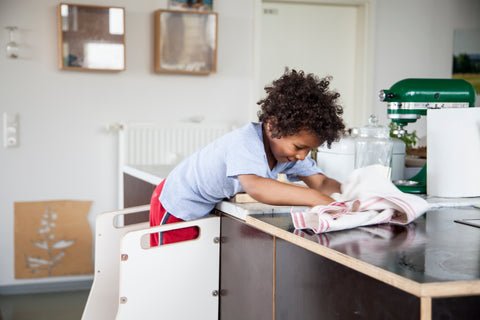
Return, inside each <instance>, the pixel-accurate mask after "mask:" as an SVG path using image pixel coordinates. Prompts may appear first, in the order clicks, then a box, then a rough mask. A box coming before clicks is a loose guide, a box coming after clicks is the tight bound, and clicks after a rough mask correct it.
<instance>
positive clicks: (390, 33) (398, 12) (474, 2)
mask: <svg viewBox="0 0 480 320" xmlns="http://www.w3.org/2000/svg"><path fill="white" fill-rule="evenodd" d="M376 3H377V5H376V28H375V29H376V35H375V39H376V46H375V47H376V48H375V52H376V54H375V81H374V89H375V92H372V95H375V96H376V97H377V96H378V92H379V91H380V90H381V89H389V88H390V87H391V86H392V85H393V84H394V83H395V82H397V81H399V80H402V79H405V78H451V77H452V63H453V33H454V30H456V29H480V1H478V0H404V1H397V0H377V1H376ZM478 41H480V39H478ZM477 100H478V98H477ZM374 101H376V104H375V110H376V111H375V112H376V113H377V115H380V116H381V119H382V121H383V122H384V123H388V122H387V111H386V104H385V103H382V102H380V101H378V98H377V99H375V100H374ZM477 102H478V101H477ZM477 105H478V103H477ZM406 129H407V130H408V131H409V132H411V131H413V130H417V134H418V135H419V136H420V137H423V136H425V135H426V119H425V117H422V118H421V119H420V120H419V121H417V122H416V123H414V124H409V125H408V126H407V127H406Z"/></svg>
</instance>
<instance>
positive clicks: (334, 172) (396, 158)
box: [317, 136, 405, 183]
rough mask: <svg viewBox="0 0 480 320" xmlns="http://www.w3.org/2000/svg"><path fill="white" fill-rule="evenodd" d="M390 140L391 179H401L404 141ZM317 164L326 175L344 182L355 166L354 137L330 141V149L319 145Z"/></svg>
mask: <svg viewBox="0 0 480 320" xmlns="http://www.w3.org/2000/svg"><path fill="white" fill-rule="evenodd" d="M392 140H393V155H392V180H393V181H394V180H403V179H404V173H403V171H404V168H405V143H404V142H403V141H402V140H400V139H392ZM317 165H318V167H319V168H320V169H322V170H323V172H324V173H325V174H326V175H327V176H328V177H330V178H333V179H335V180H337V181H339V182H341V183H342V182H344V181H345V179H346V178H347V177H348V176H349V175H350V173H351V172H352V171H353V170H354V168H355V138H353V137H351V136H346V137H343V138H342V139H340V141H338V142H334V143H332V146H331V148H330V149H329V148H328V147H327V146H326V145H322V146H320V147H319V148H318V153H317Z"/></svg>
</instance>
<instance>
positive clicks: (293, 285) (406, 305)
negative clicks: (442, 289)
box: [275, 238, 420, 320]
mask: <svg viewBox="0 0 480 320" xmlns="http://www.w3.org/2000/svg"><path fill="white" fill-rule="evenodd" d="M275 247H276V271H275V273H276V279H275V280H276V281H275V291H276V293H275V297H276V300H275V319H276V320H286V319H302V320H308V319H315V320H316V319H369V320H373V319H379V320H384V319H419V317H420V299H419V298H418V297H416V296H414V295H411V294H409V293H406V292H404V291H401V290H399V289H397V288H394V287H392V286H389V285H387V284H386V283H383V282H381V281H379V280H376V279H373V278H370V277H368V276H366V275H364V274H362V273H360V272H357V271H355V270H352V269H350V268H347V267H345V266H343V265H341V264H339V263H336V262H334V261H331V260H329V259H326V258H324V257H322V256H320V255H317V254H315V253H313V252H311V251H308V250H306V249H304V248H301V247H298V246H296V245H294V244H291V243H289V242H286V241H284V240H282V239H278V238H277V240H276V246H275Z"/></svg>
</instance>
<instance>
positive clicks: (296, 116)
mask: <svg viewBox="0 0 480 320" xmlns="http://www.w3.org/2000/svg"><path fill="white" fill-rule="evenodd" d="M329 80H330V78H323V79H318V78H317V77H316V76H314V75H312V74H305V73H304V72H303V71H299V72H297V71H295V70H291V71H290V70H288V69H287V70H286V71H285V73H284V74H283V76H282V77H280V78H279V79H278V80H276V81H274V82H273V83H272V85H271V86H267V87H265V90H266V92H267V96H266V98H265V99H263V100H261V101H259V102H258V104H259V105H260V106H261V111H259V112H258V116H259V120H260V123H249V124H247V125H246V126H244V127H242V128H239V129H237V130H234V131H232V132H230V133H228V134H226V135H224V136H223V137H221V138H219V139H217V140H215V141H214V142H212V143H210V144H209V145H207V146H205V147H203V148H201V149H200V150H199V151H197V152H196V153H195V154H193V155H192V156H190V157H188V158H187V159H185V160H184V161H182V162H181V163H180V164H179V165H178V166H177V167H176V168H175V169H173V170H172V172H171V173H170V174H169V175H168V177H167V178H166V179H165V180H164V181H163V182H162V183H161V184H160V185H159V186H158V187H157V188H156V190H155V191H154V193H153V195H152V202H151V209H150V225H151V226H157V225H160V224H165V223H173V222H178V221H186V220H193V219H198V218H203V217H206V216H207V215H208V214H209V213H210V212H211V211H212V209H213V208H214V207H215V205H216V204H217V203H218V202H220V201H222V200H223V199H225V198H231V197H233V196H234V195H235V194H237V193H239V192H246V193H248V194H249V195H250V196H251V197H252V198H254V199H255V200H257V201H259V202H263V203H266V204H272V205H303V206H315V205H321V204H329V203H330V202H333V201H334V200H333V199H332V198H331V197H330V195H331V194H332V193H334V192H340V184H339V183H338V182H337V181H335V180H333V179H330V178H328V177H326V176H325V175H324V174H323V173H322V171H321V170H320V169H319V168H317V166H316V163H315V161H313V159H311V158H310V157H307V154H308V153H309V151H310V150H311V149H315V148H317V147H318V146H320V145H321V144H323V143H325V142H326V143H327V145H328V146H330V145H331V143H332V142H334V141H335V140H337V139H339V138H340V136H341V134H342V133H343V131H344V129H345V126H344V124H343V121H342V119H341V115H342V113H343V109H342V107H341V106H340V105H338V104H337V99H338V97H339V96H340V95H339V94H338V93H336V92H332V91H329V90H328V86H329ZM279 173H284V174H286V175H287V178H288V180H290V181H299V180H302V181H303V182H305V184H306V185H307V186H308V188H305V187H304V186H296V185H292V184H286V183H282V182H280V181H277V180H276V179H277V177H278V174H279ZM197 236H198V230H197V228H195V227H190V228H184V229H180V230H175V231H167V232H163V233H161V234H160V239H159V235H158V234H152V235H151V245H152V246H156V245H158V244H159V243H160V244H166V243H172V242H178V241H182V240H189V239H195V238H196V237H197Z"/></svg>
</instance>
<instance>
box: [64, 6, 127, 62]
mask: <svg viewBox="0 0 480 320" xmlns="http://www.w3.org/2000/svg"><path fill="white" fill-rule="evenodd" d="M71 12H73V14H71ZM119 13H121V15H120V14H119ZM113 19H115V20H113ZM112 21H117V22H121V23H118V24H117V26H119V27H116V29H115V28H112V25H110V23H111V22H112ZM57 24H58V26H57V29H58V66H59V68H60V69H62V70H93V71H125V69H126V61H125V53H126V45H125V8H123V7H110V6H91V5H80V4H69V3H60V4H58V6H57ZM70 29H73V30H70ZM112 44H114V45H116V46H111V45H112ZM92 45H95V46H92ZM106 45H109V47H106ZM99 46H103V47H99ZM122 47H123V48H122ZM69 50H70V52H69ZM102 50H103V51H104V53H102V52H101V51H102ZM105 50H107V51H106V52H105ZM112 57H113V58H114V59H111V58H112ZM89 61H91V62H90V63H89Z"/></svg>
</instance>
